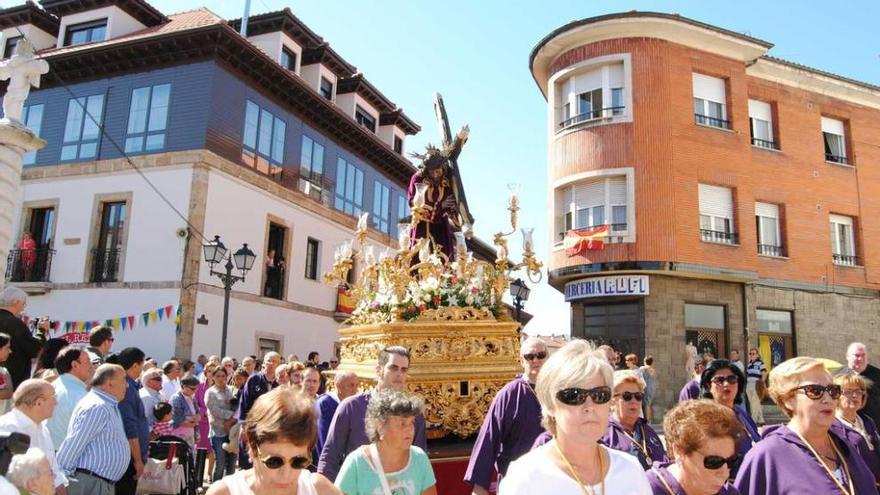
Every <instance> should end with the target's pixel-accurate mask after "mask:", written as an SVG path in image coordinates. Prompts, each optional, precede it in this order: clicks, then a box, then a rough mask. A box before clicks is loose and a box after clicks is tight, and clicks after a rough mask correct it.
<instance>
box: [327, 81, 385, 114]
mask: <svg viewBox="0 0 880 495" xmlns="http://www.w3.org/2000/svg"><path fill="white" fill-rule="evenodd" d="M346 93H357V94H358V95H360V96H361V98H363V99H364V100H366V101H367V102H369V103H370V105H373V106H374V107H375V108H376V110H378V111H379V113H387V112H390V111H392V110H394V109H395V108H397V106H396V105H394V102H392V101H391V100H389V99H388V98H387V97H386V96H385V95H383V94H382V92H381V91H379V90H378V89H376V87H375V86H373V84H372V83H370V81H367V78H366V77H364V75H363V74H360V73H359V74H355V75H353V76H351V77H347V78H345V79H340V80H339V83H338V84H337V86H336V94H337V95H344V94H346Z"/></svg>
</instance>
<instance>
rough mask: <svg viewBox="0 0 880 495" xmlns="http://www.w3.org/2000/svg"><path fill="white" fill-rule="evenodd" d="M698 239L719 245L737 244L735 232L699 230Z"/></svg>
mask: <svg viewBox="0 0 880 495" xmlns="http://www.w3.org/2000/svg"><path fill="white" fill-rule="evenodd" d="M700 238H701V239H702V240H703V241H705V242H717V243H719V244H736V243H737V236H736V232H723V231H719V230H707V229H700Z"/></svg>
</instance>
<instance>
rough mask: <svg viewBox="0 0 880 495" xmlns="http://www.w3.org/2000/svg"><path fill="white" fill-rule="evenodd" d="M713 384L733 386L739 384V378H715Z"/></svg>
mask: <svg viewBox="0 0 880 495" xmlns="http://www.w3.org/2000/svg"><path fill="white" fill-rule="evenodd" d="M711 382H712V383H714V384H715V385H724V384H725V383H728V384H730V385H733V384H734V383H736V382H737V378H736V375H724V376H713V377H712V380H711Z"/></svg>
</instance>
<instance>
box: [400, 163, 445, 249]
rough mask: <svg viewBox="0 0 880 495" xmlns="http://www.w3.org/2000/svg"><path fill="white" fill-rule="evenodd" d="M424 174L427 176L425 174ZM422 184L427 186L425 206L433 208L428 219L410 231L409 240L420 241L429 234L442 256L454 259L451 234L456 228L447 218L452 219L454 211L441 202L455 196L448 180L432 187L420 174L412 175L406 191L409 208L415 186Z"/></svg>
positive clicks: (442, 180)
mask: <svg viewBox="0 0 880 495" xmlns="http://www.w3.org/2000/svg"><path fill="white" fill-rule="evenodd" d="M425 173H426V174H427V172H425ZM422 182H426V183H427V184H428V185H429V187H428V191H427V193H426V194H425V204H426V205H428V206H430V207H431V208H433V210H431V217H430V218H428V219H426V220H422V221H421V222H419V223H418V225H416V226H415V228H414V229H413V230H412V231H410V238H411V239H413V240H415V239H421V238H423V237H428V234H430V235H431V238H432V239H433V240H434V242H436V243H438V244H440V245H441V246H442V248H443V249H442V251H443V254H445V255H446V256H448V257H449V259H454V258H455V249H454V247H455V235H454V234H453V232H455V231H456V230H457V228H456V227H454V225H453V223H452V220H451V219H450V218H449V217H450V216H452V217H454V215H455V209H454V208H444V207H443V206H442V204H443V201H445V200H447V199H455V196H454V195H453V193H452V187H451V186H450V184H449V179H447V178H446V177H444V178H443V179H441V186H440V187H437V186H435V185H433V183H432V182H431V181H429V180H427V179H426V178H424V177H422V175H421V172H417V173H415V174H413V176H412V178H411V179H410V181H409V188H408V189H407V190H406V199H407V200H408V201H409V206H410V207H412V205H413V198H414V197H415V195H416V184H420V183H422Z"/></svg>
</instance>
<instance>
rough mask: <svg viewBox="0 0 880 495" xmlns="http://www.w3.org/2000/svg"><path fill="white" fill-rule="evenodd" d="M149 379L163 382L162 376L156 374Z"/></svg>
mask: <svg viewBox="0 0 880 495" xmlns="http://www.w3.org/2000/svg"><path fill="white" fill-rule="evenodd" d="M148 381H151V382H161V381H162V377H161V376H154V377H151V378H150V379H149V380H148Z"/></svg>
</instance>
